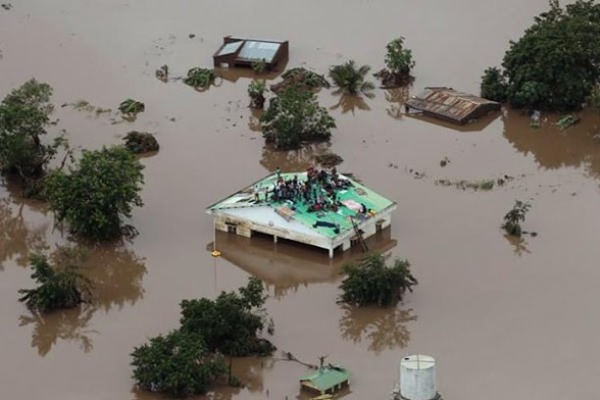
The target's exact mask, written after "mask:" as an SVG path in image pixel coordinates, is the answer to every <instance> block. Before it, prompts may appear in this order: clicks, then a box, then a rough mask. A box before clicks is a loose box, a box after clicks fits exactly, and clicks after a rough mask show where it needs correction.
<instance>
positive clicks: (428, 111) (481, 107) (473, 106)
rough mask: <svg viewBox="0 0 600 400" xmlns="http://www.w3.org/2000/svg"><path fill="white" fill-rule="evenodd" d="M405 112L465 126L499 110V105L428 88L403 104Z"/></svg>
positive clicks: (471, 96)
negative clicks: (417, 113)
mask: <svg viewBox="0 0 600 400" xmlns="http://www.w3.org/2000/svg"><path fill="white" fill-rule="evenodd" d="M404 106H405V108H406V112H407V113H409V112H411V111H413V110H414V111H417V112H420V113H423V114H424V115H427V116H431V117H435V118H439V119H442V120H445V121H450V122H453V123H456V124H460V125H462V124H466V123H468V122H471V121H473V120H476V119H477V118H479V117H482V116H484V115H486V114H488V113H490V112H493V111H498V110H500V107H501V104H500V103H497V102H495V101H491V100H487V99H484V98H482V97H477V96H474V95H472V94H468V93H463V92H458V91H456V90H454V89H452V88H447V87H428V88H425V90H424V91H423V92H421V93H419V94H418V95H416V96H413V97H412V98H410V99H409V100H407V101H406V102H405V103H404Z"/></svg>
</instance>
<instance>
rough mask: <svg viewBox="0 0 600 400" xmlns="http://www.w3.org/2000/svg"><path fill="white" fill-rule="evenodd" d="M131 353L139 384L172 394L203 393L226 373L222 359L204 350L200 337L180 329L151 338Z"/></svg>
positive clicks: (149, 388)
mask: <svg viewBox="0 0 600 400" xmlns="http://www.w3.org/2000/svg"><path fill="white" fill-rule="evenodd" d="M131 356H132V358H133V361H132V362H131V365H132V366H133V367H134V369H133V378H134V380H135V381H136V383H137V385H138V386H139V387H141V388H142V389H145V390H150V391H153V392H163V393H166V394H169V395H172V396H176V397H187V396H192V395H197V394H205V393H206V391H207V390H208V389H209V388H210V386H211V385H212V384H214V383H215V381H217V380H218V379H219V378H222V377H225V375H226V373H227V367H226V365H225V363H224V361H223V358H222V357H221V356H219V355H215V354H212V353H210V352H209V351H208V350H207V348H206V345H205V343H204V340H203V339H202V336H200V335H195V334H190V333H186V332H181V331H173V332H171V333H169V334H168V335H166V336H157V337H154V338H152V339H150V341H149V343H148V344H144V345H142V346H139V347H136V348H135V349H134V350H133V353H131Z"/></svg>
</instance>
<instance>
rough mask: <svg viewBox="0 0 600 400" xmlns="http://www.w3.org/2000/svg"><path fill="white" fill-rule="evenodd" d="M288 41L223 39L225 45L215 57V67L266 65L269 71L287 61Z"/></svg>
mask: <svg viewBox="0 0 600 400" xmlns="http://www.w3.org/2000/svg"><path fill="white" fill-rule="evenodd" d="M288 57H289V43H288V41H287V40H286V41H276V40H259V39H242V38H235V37H231V36H225V37H224V38H223V44H222V45H221V47H219V49H218V50H217V51H216V52H215V54H214V55H213V63H214V66H215V67H228V68H233V67H252V66H253V65H254V64H256V63H261V62H263V63H265V67H266V69H268V70H271V69H273V68H275V67H276V66H277V65H278V64H282V63H284V62H285V61H287V59H288Z"/></svg>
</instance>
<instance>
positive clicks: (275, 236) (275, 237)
mask: <svg viewBox="0 0 600 400" xmlns="http://www.w3.org/2000/svg"><path fill="white" fill-rule="evenodd" d="M273 243H277V235H273Z"/></svg>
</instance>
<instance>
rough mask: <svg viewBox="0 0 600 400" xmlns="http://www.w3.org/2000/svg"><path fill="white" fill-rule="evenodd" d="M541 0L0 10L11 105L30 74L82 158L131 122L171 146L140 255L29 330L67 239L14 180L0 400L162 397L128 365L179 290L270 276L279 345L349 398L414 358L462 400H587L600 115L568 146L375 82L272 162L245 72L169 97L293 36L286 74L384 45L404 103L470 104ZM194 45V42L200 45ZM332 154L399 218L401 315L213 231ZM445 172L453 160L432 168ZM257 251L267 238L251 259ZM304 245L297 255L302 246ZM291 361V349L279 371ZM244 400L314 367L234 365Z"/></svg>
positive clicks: (66, 3) (378, 388)
mask: <svg viewBox="0 0 600 400" xmlns="http://www.w3.org/2000/svg"><path fill="white" fill-rule="evenodd" d="M546 6H547V1H546V0H530V1H527V2H523V1H520V0H507V1H504V2H497V1H492V0H458V1H452V2H451V1H447V0H439V1H419V2H417V1H392V0H382V1H369V0H344V1H342V0H331V1H328V2H323V1H314V0H306V1H302V2H289V1H283V2H282V1H275V0H262V1H257V0H247V1H243V2H241V1H238V2H236V1H231V0H221V1H215V2H213V1H191V0H181V1H177V2H172V1H171V2H166V1H156V0H147V1H144V2H136V1H132V0H103V1H81V0H77V1H75V0H62V1H56V0H55V1H49V0H20V1H18V2H13V8H12V9H11V10H4V9H0V52H1V53H0V54H1V58H0V95H1V96H2V97H3V96H4V95H5V94H6V93H7V92H8V91H9V90H10V89H12V88H14V87H17V86H18V85H20V84H21V83H23V82H24V81H25V80H27V79H29V78H31V77H36V78H37V79H38V80H41V81H45V82H48V83H50V84H51V85H52V86H53V87H54V89H55V93H54V101H55V104H56V105H57V109H56V112H55V115H54V117H53V118H56V119H58V122H57V123H56V126H53V127H51V133H56V132H57V131H59V130H61V129H65V130H66V131H67V132H68V134H69V138H70V140H71V142H72V143H73V144H74V145H76V146H80V147H83V148H98V147H100V146H102V145H106V144H111V143H118V142H119V141H120V138H121V137H122V136H123V135H124V134H125V133H126V132H127V131H129V130H133V129H136V130H148V131H151V132H156V133H157V137H158V140H159V141H160V144H161V150H160V152H159V153H158V154H157V155H155V156H152V157H147V158H144V159H143V160H142V162H143V163H144V165H145V166H146V168H145V171H144V172H145V180H146V184H145V186H144V190H143V194H142V196H143V198H144V201H145V203H146V204H145V206H144V207H143V208H140V209H137V210H135V212H134V214H133V218H132V221H131V223H132V224H133V225H134V226H135V227H136V228H137V229H138V230H139V236H137V237H136V238H135V239H134V240H133V241H131V242H125V243H122V244H115V245H107V246H104V247H101V248H96V249H88V252H89V258H88V261H87V263H86V265H85V269H86V271H87V273H88V274H90V275H91V276H92V277H93V278H94V279H95V280H96V281H97V289H98V290H97V297H98V298H97V301H96V302H95V303H94V304H93V305H92V306H90V307H82V308H81V309H76V310H70V311H66V312H60V313H55V314H51V315H47V316H32V315H31V314H30V313H29V312H28V311H27V309H26V308H25V307H24V306H23V305H22V304H20V303H18V302H17V290H18V289H19V288H23V287H30V286H31V281H30V278H29V274H30V272H29V271H28V270H27V269H26V266H27V263H26V257H27V254H28V252H30V251H33V250H36V249H41V250H46V251H48V252H52V251H54V250H55V249H56V248H57V246H64V245H66V244H69V240H70V239H69V237H68V235H67V234H66V233H65V232H64V231H62V230H61V229H60V227H57V226H55V225H54V224H53V219H52V215H51V214H50V213H48V212H47V210H46V209H45V208H44V206H43V205H41V204H37V203H35V202H30V201H25V200H23V199H21V198H20V197H19V196H18V191H17V190H16V189H15V188H11V187H6V186H2V187H0V197H1V201H0V228H1V230H0V327H1V328H0V332H1V336H0V397H1V398H6V399H77V400H80V399H94V400H103V399H106V400H114V399H139V400H142V399H143V400H147V399H160V398H161V397H160V396H155V395H149V394H148V393H144V392H138V391H136V390H134V388H133V382H132V380H131V377H130V376H131V368H130V366H129V362H130V357H129V353H130V352H131V351H132V349H133V347H134V346H136V345H139V344H141V343H143V342H144V341H145V340H146V338H148V337H150V336H154V335H157V334H159V333H166V332H168V331H169V330H170V329H173V328H175V327H176V326H177V324H178V319H179V315H178V311H179V310H178V304H179V302H180V301H181V300H182V299H185V298H198V297H214V296H216V295H217V294H218V293H219V292H220V291H221V290H232V289H235V288H237V287H239V286H240V285H243V284H244V283H245V282H246V279H247V277H248V274H249V273H252V274H256V275H257V276H259V277H261V278H262V279H263V280H265V282H266V284H267V286H268V288H269V293H270V294H271V298H270V299H269V300H268V303H267V309H268V312H269V313H270V316H271V317H272V318H273V320H274V321H275V326H276V328H275V334H274V335H273V337H272V338H271V339H272V341H273V342H274V344H275V345H276V346H278V348H279V349H280V350H283V351H289V352H291V353H293V354H294V355H295V356H296V357H298V358H299V359H301V360H303V361H307V362H311V363H315V362H317V357H318V356H319V355H326V354H327V355H329V358H328V359H327V360H328V361H331V362H339V363H341V364H343V365H345V366H347V367H348V368H350V369H351V370H352V371H353V372H354V375H355V376H354V379H353V380H352V385H351V388H350V393H348V394H347V396H346V397H345V398H348V399H384V398H387V396H388V394H389V393H390V391H391V390H392V388H393V386H394V383H395V381H396V378H397V370H398V364H399V360H400V359H401V357H402V356H404V355H407V354H413V353H424V354H430V355H432V356H435V357H436V358H437V361H438V366H437V368H438V369H437V372H438V388H439V391H440V392H441V393H442V394H443V395H444V398H446V399H460V400H479V399H482V398H486V399H487V400H500V399H509V398H515V399H523V398H527V399H549V398H571V399H584V398H595V396H596V394H597V387H596V384H595V382H596V380H597V375H598V373H599V372H600V368H599V367H598V363H597V362H596V361H595V360H598V359H600V347H599V346H597V339H598V337H600V291H598V290H597V287H596V286H597V282H598V280H599V279H600V270H599V269H598V268H597V265H598V263H597V260H598V259H600V246H598V245H597V243H596V242H597V238H598V237H599V236H600V211H599V208H598V204H599V203H598V201H599V200H600V190H599V184H600V180H599V179H598V178H599V176H600V150H599V149H600V144H599V143H598V142H597V141H596V140H595V139H594V138H593V135H595V134H597V133H598V132H599V130H600V128H599V125H600V120H599V118H598V117H597V116H596V115H593V114H590V113H585V114H584V118H583V121H582V122H581V123H580V124H579V125H576V126H574V127H572V128H570V129H568V130H567V131H559V130H558V129H557V128H556V127H555V126H554V125H553V122H554V121H556V116H543V118H547V120H546V119H544V121H543V126H542V128H541V129H533V128H530V127H529V122H530V121H529V119H528V118H527V117H524V116H521V115H519V114H518V113H517V112H514V111H504V112H503V113H502V115H500V116H498V117H497V118H495V119H494V118H488V119H485V120H482V121H479V122H478V123H477V124H476V125H474V126H472V127H470V128H471V129H456V128H455V127H452V126H449V125H444V124H435V123H431V122H430V121H426V120H423V119H419V118H412V117H409V116H405V115H403V113H402V112H401V102H402V99H403V98H404V97H405V96H406V94H407V93H402V92H399V91H383V90H376V91H375V92H374V93H375V97H374V98H373V99H368V98H365V99H362V100H361V101H353V100H352V99H348V98H340V96H335V95H333V94H331V91H325V92H322V93H321V94H320V100H321V102H322V104H323V105H325V106H327V107H330V108H331V113H332V115H333V116H334V117H335V118H336V120H337V124H338V129H337V130H336V131H335V132H334V135H333V138H332V141H331V143H330V144H328V145H321V146H315V147H312V148H307V149H304V150H302V151H300V152H290V153H273V152H271V151H270V150H269V149H265V148H264V146H263V140H262V138H261V137H260V134H259V133H257V132H256V125H255V124H256V120H255V118H254V117H255V116H253V114H252V113H251V112H250V110H249V109H248V108H247V107H246V106H247V104H248V98H247V94H246V87H247V84H248V83H249V79H250V78H249V77H248V74H246V75H245V76H244V75H240V76H238V75H235V74H230V75H228V76H227V78H228V79H225V80H223V82H222V83H221V85H220V86H219V87H213V88H211V89H210V90H208V91H207V92H204V93H199V92H196V91H194V90H192V89H191V88H189V87H187V86H185V85H183V84H182V83H181V82H180V81H177V80H172V81H169V82H168V83H163V82H160V81H158V80H157V79H156V78H155V77H154V70H155V69H156V68H158V67H159V66H161V65H163V64H168V65H169V67H170V71H171V74H172V76H173V77H178V76H182V75H183V74H185V72H186V71H187V69H189V68H191V67H193V66H210V65H211V63H212V59H211V56H212V53H213V52H214V51H215V50H216V49H217V48H218V46H219V44H220V43H221V40H222V37H223V36H226V35H229V34H233V35H247V36H250V37H272V38H281V39H288V40H290V53H291V54H290V60H289V63H288V67H292V66H298V65H306V66H309V67H312V68H314V69H315V70H317V71H321V72H325V71H326V69H327V67H328V66H329V65H332V64H336V63H340V62H343V61H345V60H348V59H351V58H352V59H355V60H356V61H357V63H359V64H369V65H371V66H372V67H373V70H377V69H379V68H381V67H382V61H383V55H384V52H385V44H386V43H387V41H389V40H390V39H392V38H394V37H396V36H398V35H403V36H405V37H406V43H407V45H408V46H409V47H410V48H412V49H413V51H414V57H415V59H416V62H417V65H416V69H415V75H416V80H415V82H414V85H413V87H412V88H410V93H411V94H414V93H415V92H417V91H419V90H420V89H422V88H423V87H425V86H437V85H447V86H452V87H454V88H457V89H460V90H464V91H469V92H477V91H478V84H479V78H480V76H481V74H482V71H483V70H484V69H485V68H486V67H488V66H491V65H497V64H499V62H500V60H501V57H502V55H503V53H504V50H505V49H506V47H507V45H508V41H509V40H510V39H516V38H518V37H519V36H520V34H521V33H522V31H523V30H524V29H525V28H526V27H527V26H528V25H529V24H530V23H531V21H532V18H533V16H534V15H536V14H538V13H540V12H541V11H543V10H544V9H545V8H546ZM189 34H195V35H196V36H195V37H193V38H190V37H189ZM128 97H132V98H135V99H139V100H141V101H143V102H145V104H146V111H145V112H144V113H142V114H140V115H139V117H138V119H137V120H136V121H135V122H126V121H120V120H119V118H117V117H116V116H115V115H114V114H102V115H99V116H97V115H95V114H94V113H89V112H86V111H77V110H74V109H72V107H69V106H67V107H60V105H61V104H63V103H70V102H74V101H76V100H78V99H85V100H87V101H89V102H90V103H91V104H93V105H95V106H98V107H103V108H107V107H108V108H113V109H114V108H116V107H117V105H118V104H119V103H120V102H121V101H122V100H124V99H126V98H128ZM323 148H329V149H330V150H331V151H334V152H335V153H337V154H339V155H341V156H342V157H343V158H344V160H345V161H344V163H343V164H342V166H341V167H340V170H342V171H351V172H353V173H354V174H355V175H356V176H358V177H359V178H361V179H362V180H363V181H364V182H365V183H366V184H367V185H369V186H370V187H372V188H373V189H374V190H376V191H378V192H380V193H382V194H383V195H385V196H387V197H389V198H391V199H394V200H395V201H397V202H398V210H397V211H396V212H395V214H394V217H393V223H392V229H391V231H388V232H387V233H385V234H384V235H383V236H382V237H380V238H376V239H375V240H376V241H377V242H378V246H380V248H382V249H388V250H390V252H391V253H392V254H393V256H395V257H402V258H406V259H408V260H410V262H411V264H412V266H413V270H414V274H415V275H416V276H417V278H418V279H419V281H420V284H419V285H418V286H417V287H416V289H415V291H414V292H413V293H412V294H409V295H408V297H407V299H406V301H405V302H404V303H403V304H402V305H400V306H399V307H398V308H397V309H392V310H372V309H364V310H354V309H351V308H347V307H344V306H341V305H339V304H336V298H337V295H338V293H339V292H338V289H337V285H338V284H339V278H338V276H337V271H338V269H339V262H337V261H336V262H331V263H330V262H329V260H328V259H327V257H326V255H323V254H322V253H314V252H307V251H304V250H303V251H300V250H297V249H296V250H294V249H291V248H290V247H289V246H287V245H285V244H281V245H280V246H277V247H276V248H273V244H272V243H268V242H267V241H265V240H261V238H256V239H252V240H251V241H248V240H245V239H241V238H231V237H227V235H217V238H216V239H217V247H219V246H220V244H221V243H222V247H221V251H222V252H223V257H220V258H212V257H211V256H210V254H209V252H208V251H207V248H209V249H212V244H211V243H212V242H213V240H214V236H213V230H212V221H211V220H210V219H209V217H208V216H207V215H205V213H204V208H205V207H206V206H208V205H209V204H212V203H214V202H215V201H217V200H218V199H220V198H222V197H224V196H226V195H228V194H230V193H231V192H233V191H236V190H238V189H239V188H241V187H243V186H244V185H246V184H247V183H249V182H253V181H255V180H256V179H258V178H260V177H262V176H263V175H265V174H266V173H267V172H268V171H272V170H274V169H275V168H276V167H277V166H280V167H281V168H282V169H283V170H290V169H298V168H302V167H304V166H306V165H307V163H309V162H310V157H311V155H312V154H314V152H316V151H319V150H320V149H323ZM444 157H448V159H449V160H450V163H449V164H447V165H446V166H445V167H443V168H442V167H441V166H440V160H442V159H444ZM505 174H506V175H510V176H513V177H514V179H513V180H511V181H510V182H508V183H507V184H506V185H504V186H502V187H498V188H495V189H494V190H491V191H487V192H482V191H478V192H473V191H468V190H458V189H456V188H454V187H443V186H437V185H436V184H435V181H436V180H437V179H442V178H447V179H451V180H459V179H469V180H475V179H496V178H499V177H502V176H504V175H505ZM516 199H521V200H526V201H530V202H531V204H532V209H531V211H530V213H529V215H528V218H527V221H526V223H525V225H524V228H525V229H526V230H528V231H535V232H537V233H538V235H537V236H536V237H530V236H526V237H524V238H523V240H520V241H515V240H512V239H507V238H506V237H505V236H504V235H503V233H502V232H501V230H500V229H499V225H500V224H501V219H502V216H503V215H504V213H505V212H506V211H508V209H510V207H511V206H512V204H513V203H514V201H515V200H516ZM249 242H251V243H249ZM287 250H289V251H287ZM277 357H279V354H277V355H276V358H277ZM233 368H234V371H235V372H236V373H237V374H238V375H239V376H240V377H241V378H242V379H243V380H245V381H246V382H247V384H248V387H247V388H245V389H241V390H240V389H236V390H233V389H221V390H217V392H215V393H213V394H212V395H211V396H212V397H213V398H219V399H265V398H272V399H284V398H286V397H287V398H289V399H293V398H297V397H298V396H299V385H298V377H299V376H300V375H301V374H303V373H304V372H305V368H304V367H303V366H301V365H300V364H296V363H290V362H286V361H281V360H277V359H263V360H261V359H253V358H249V359H241V360H235V361H234V363H233Z"/></svg>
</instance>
